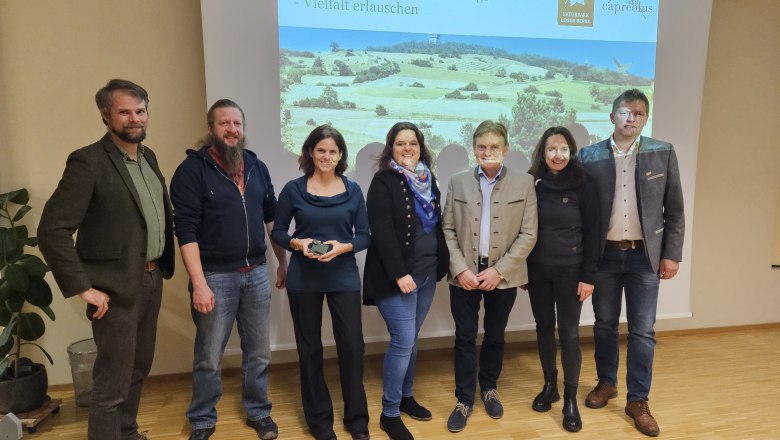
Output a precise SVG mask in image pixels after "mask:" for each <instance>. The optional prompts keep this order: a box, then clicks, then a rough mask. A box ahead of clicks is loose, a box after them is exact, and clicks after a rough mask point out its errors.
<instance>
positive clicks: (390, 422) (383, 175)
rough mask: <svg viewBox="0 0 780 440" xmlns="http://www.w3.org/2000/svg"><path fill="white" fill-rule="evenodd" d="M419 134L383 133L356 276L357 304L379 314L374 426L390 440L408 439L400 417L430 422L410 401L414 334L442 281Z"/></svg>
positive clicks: (432, 190)
mask: <svg viewBox="0 0 780 440" xmlns="http://www.w3.org/2000/svg"><path fill="white" fill-rule="evenodd" d="M431 162H432V158H431V154H430V152H429V151H428V149H427V148H426V147H425V139H424V137H423V134H422V132H420V129H419V128H418V127H417V126H416V125H414V124H412V123H411V122H399V123H397V124H395V125H394V126H393V127H392V128H391V129H390V131H389V132H388V133H387V140H386V143H385V147H384V149H383V150H382V153H381V154H380V156H379V158H378V160H377V168H378V169H379V171H378V172H377V173H376V174H375V175H374V178H373V180H372V181H371V186H370V187H369V189H368V196H367V199H366V206H367V209H368V222H369V226H370V227H371V234H372V240H371V245H370V246H369V248H368V254H367V255H366V266H365V271H364V275H363V304H365V305H375V306H377V307H378V308H379V312H380V313H381V314H382V318H384V320H385V323H386V324H387V331H388V333H390V345H389V346H388V349H387V353H386V354H385V360H384V376H383V393H382V415H381V417H380V420H379V426H380V427H381V428H382V430H383V431H385V432H386V433H387V435H388V436H389V437H390V438H391V439H395V440H407V439H413V437H412V434H411V433H410V432H409V431H408V430H407V429H406V426H405V425H404V423H403V421H402V420H401V412H404V413H406V414H407V415H409V417H411V418H413V419H415V420H430V419H431V412H430V411H428V410H427V409H425V408H424V407H422V406H421V405H420V404H418V403H417V401H416V400H415V399H414V397H413V395H412V385H413V383H414V364H415V359H416V356H417V333H418V332H419V331H420V327H421V326H422V323H423V321H424V320H425V316H426V315H427V314H428V310H429V309H430V307H431V303H432V302H433V295H434V291H435V290H436V282H437V281H439V280H441V279H442V278H443V277H444V275H445V274H446V273H447V269H448V264H449V253H448V251H447V245H446V243H445V241H444V234H443V232H442V227H441V193H440V192H439V188H438V186H437V184H436V178H435V177H434V175H433V173H432V172H431V165H432V163H431Z"/></svg>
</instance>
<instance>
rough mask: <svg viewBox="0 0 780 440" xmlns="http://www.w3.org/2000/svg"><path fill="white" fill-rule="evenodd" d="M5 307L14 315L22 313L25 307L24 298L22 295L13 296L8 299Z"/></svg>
mask: <svg viewBox="0 0 780 440" xmlns="http://www.w3.org/2000/svg"><path fill="white" fill-rule="evenodd" d="M5 305H6V307H8V310H10V311H11V312H12V313H20V312H21V311H22V307H24V297H23V296H22V295H17V294H13V295H11V296H9V297H8V300H7V301H6V302H5Z"/></svg>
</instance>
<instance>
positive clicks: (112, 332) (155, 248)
mask: <svg viewBox="0 0 780 440" xmlns="http://www.w3.org/2000/svg"><path fill="white" fill-rule="evenodd" d="M95 101H96V102H97V106H98V109H99V110H100V114H101V117H102V119H103V123H104V124H105V125H106V128H107V130H108V133H106V135H105V136H103V138H102V139H101V140H99V141H98V142H96V143H94V144H92V145H89V146H86V147H83V148H81V149H78V150H76V151H74V152H73V153H71V155H70V156H69V157H68V161H67V164H66V166H65V172H64V173H63V175H62V179H61V180H60V182H59V184H58V185H57V189H56V190H55V191H54V194H53V195H52V196H51V198H50V199H49V201H48V202H47V203H46V206H45V207H44V209H43V214H42V215H41V221H40V224H39V226H38V239H39V246H40V249H41V253H43V256H44V257H45V258H46V262H47V263H48V265H49V266H50V267H51V271H52V273H53V274H54V278H55V280H56V281H57V284H58V285H59V287H60V290H61V291H62V294H63V295H64V296H65V297H66V298H68V297H72V296H76V295H78V296H79V297H80V298H81V299H82V300H83V301H85V302H86V303H87V317H88V318H89V319H90V320H91V321H92V334H93V336H94V338H95V343H96V344H97V359H96V360H95V366H94V369H93V379H94V384H93V389H92V403H91V406H90V410H89V426H88V437H89V439H90V440H137V439H146V438H147V437H146V434H144V433H139V432H138V424H137V422H136V416H137V414H138V403H139V401H140V398H141V385H142V382H143V380H144V378H145V377H146V376H147V375H148V374H149V370H150V368H151V366H152V359H153V357H154V344H155V338H156V334H157V315H158V313H159V310H160V301H161V296H162V279H163V278H170V277H171V276H172V275H173V266H174V248H173V226H172V225H173V216H172V213H171V208H170V200H169V198H168V191H167V189H166V188H165V180H164V179H163V176H162V174H161V173H160V169H159V167H158V165H157V158H156V157H155V155H154V153H153V152H152V150H151V149H150V148H149V147H146V146H144V145H143V144H141V141H143V140H144V138H145V136H146V124H147V118H148V114H147V107H148V103H149V99H148V95H147V93H146V90H144V89H143V88H142V87H141V86H139V85H137V84H134V83H132V82H130V81H126V80H119V79H113V80H111V81H109V82H108V84H106V86H105V87H103V88H102V89H100V90H99V91H98V92H97V95H95ZM76 231H78V235H77V237H76V241H75V246H74V241H73V234H74V233H75V232H76Z"/></svg>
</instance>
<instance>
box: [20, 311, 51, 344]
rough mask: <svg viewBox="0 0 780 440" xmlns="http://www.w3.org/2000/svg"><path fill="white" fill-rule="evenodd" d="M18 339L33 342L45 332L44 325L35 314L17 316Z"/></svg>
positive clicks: (41, 319) (39, 316)
mask: <svg viewBox="0 0 780 440" xmlns="http://www.w3.org/2000/svg"><path fill="white" fill-rule="evenodd" d="M18 325H19V337H20V338H21V339H23V340H25V341H34V340H36V339H38V338H40V337H41V336H43V334H44V333H45V332H46V324H44V322H43V318H41V315H39V314H37V313H22V314H20V315H19V324H18Z"/></svg>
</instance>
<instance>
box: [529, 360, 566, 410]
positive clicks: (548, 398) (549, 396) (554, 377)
mask: <svg viewBox="0 0 780 440" xmlns="http://www.w3.org/2000/svg"><path fill="white" fill-rule="evenodd" d="M559 400H561V395H560V394H558V370H554V371H552V372H550V373H547V372H545V373H544V387H542V392H541V393H539V394H538V395H537V396H536V398H535V399H534V403H533V404H532V405H531V408H533V409H534V411H539V412H546V411H549V410H550V407H552V404H553V402H557V401H559Z"/></svg>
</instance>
